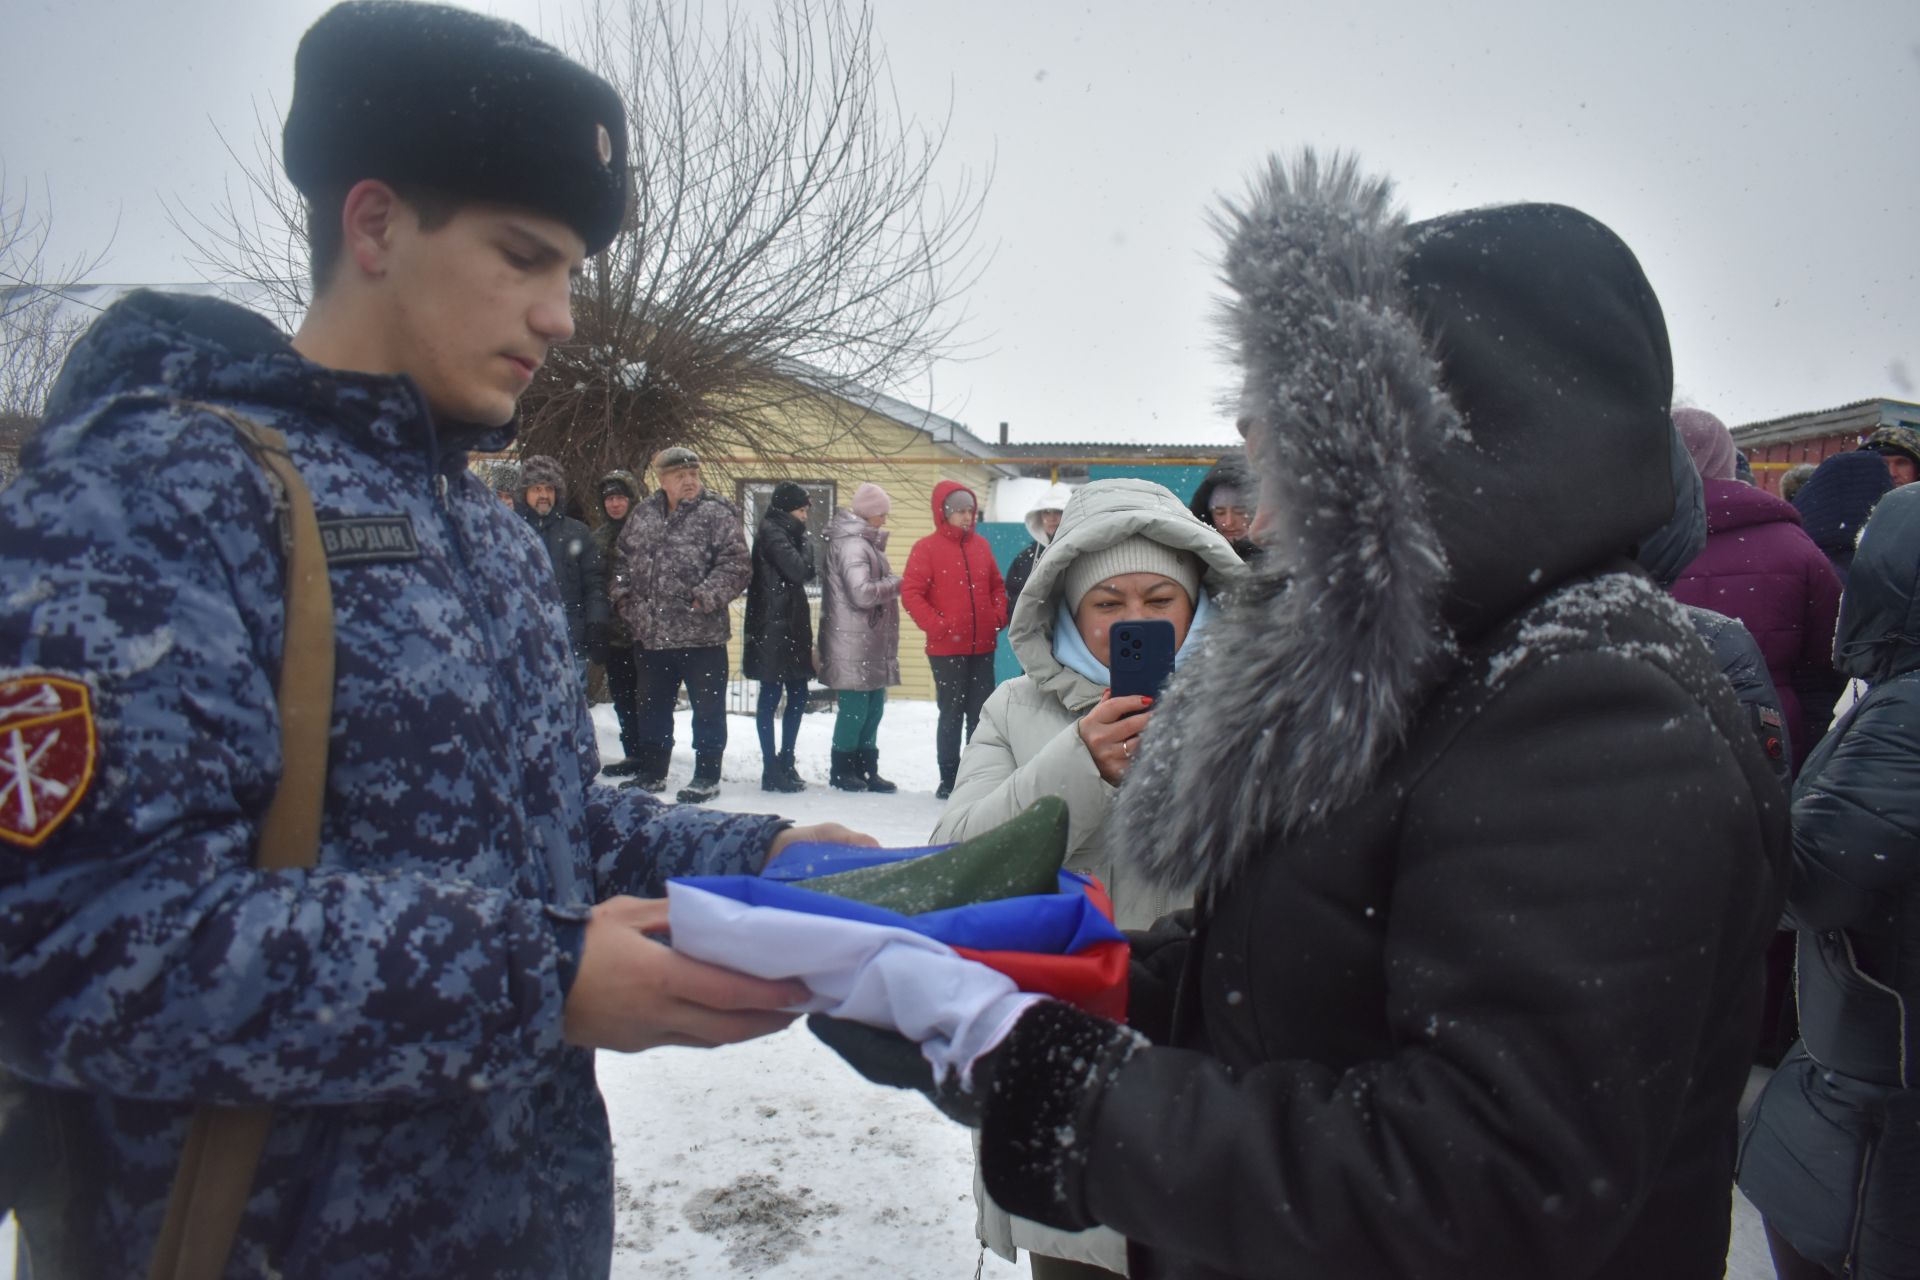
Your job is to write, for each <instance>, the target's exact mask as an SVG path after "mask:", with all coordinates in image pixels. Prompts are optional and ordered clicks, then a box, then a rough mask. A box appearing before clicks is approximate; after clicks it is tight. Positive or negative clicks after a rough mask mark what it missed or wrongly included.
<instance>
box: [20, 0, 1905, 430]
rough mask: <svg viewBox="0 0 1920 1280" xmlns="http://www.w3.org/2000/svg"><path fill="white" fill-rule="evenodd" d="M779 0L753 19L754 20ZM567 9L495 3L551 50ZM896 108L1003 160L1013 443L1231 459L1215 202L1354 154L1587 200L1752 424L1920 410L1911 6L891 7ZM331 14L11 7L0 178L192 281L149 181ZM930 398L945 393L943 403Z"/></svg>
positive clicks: (185, 157)
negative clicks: (31, 188) (1131, 443)
mask: <svg viewBox="0 0 1920 1280" xmlns="http://www.w3.org/2000/svg"><path fill="white" fill-rule="evenodd" d="M765 2H766V0H749V2H748V4H747V6H746V7H747V9H748V11H749V12H752V11H755V10H757V9H759V8H761V7H763V6H764V3H765ZM569 3H570V0H480V3H476V4H475V5H474V7H477V8H482V9H486V10H488V11H491V12H494V13H498V14H500V15H502V16H505V17H511V18H514V19H515V20H517V21H520V22H522V23H524V24H525V25H527V26H529V27H531V28H533V29H534V30H536V31H541V32H544V33H545V34H547V35H549V36H552V35H555V34H556V33H557V32H558V30H559V27H560V23H561V20H562V17H563V15H565V14H566V13H567V12H569ZM874 3H875V9H876V14H877V23H878V27H879V31H880V35H881V38H882V40H883V41H884V43H885V44H886V46H887V49H888V52H889V56H890V60H891V63H892V70H893V75H894V78H895V81H896V83H897V85H898V87H899V89H900V93H901V98H902V101H903V105H904V106H905V108H906V109H907V110H908V111H911V112H915V113H918V114H920V115H922V116H930V117H938V116H940V115H942V114H944V112H945V110H946V106H947V102H948V100H949V96H951V100H952V104H953V125H952V133H951V137H950V141H949V150H948V157H949V159H950V161H951V163H952V164H953V166H954V170H955V172H956V174H957V171H958V168H959V167H960V166H962V165H970V166H972V167H974V168H976V169H978V168H982V167H984V166H985V165H986V164H987V163H988V162H990V161H992V162H994V163H995V164H996V165H997V173H996V177H995V182H994V186H993V190H992V194H991V196H990V199H989V202H988V206H987V211H986V216H985V222H984V225H983V228H982V235H983V238H984V239H985V241H986V242H987V243H989V244H992V245H995V246H997V253H996V256H995V258H994V260H993V262H992V264H991V266H990V268H989V269H988V271H987V273H986V275H985V277H984V278H983V279H982V280H981V281H980V283H979V285H978V286H977V287H976V288H975V289H974V290H973V292H972V293H971V294H970V295H969V296H968V298H967V299H966V308H967V311H968V312H969V314H970V315H971V317H972V320H971V326H970V330H969V332H970V333H971V335H972V336H973V338H974V339H975V344H974V352H975V353H974V355H973V357H972V358H971V359H969V360H967V361H965V362H957V363H950V364H947V365H945V366H943V367H942V368H941V369H940V370H939V372H938V376H937V380H936V382H935V384H934V386H933V388H932V391H931V401H932V407H933V408H935V409H937V410H939V411H941V412H944V413H947V414H950V415H952V416H954V417H957V418H959V419H960V420H961V421H963V422H965V423H967V424H968V425H969V426H970V427H972V428H973V429H974V430H976V431H978V432H980V433H981V434H986V435H990V434H991V433H992V432H993V431H994V429H995V427H996V425H997V424H998V423H999V422H1001V421H1007V422H1010V423H1011V424H1012V430H1013V438H1014V440H1016V441H1023V440H1024V441H1035V440H1048V439H1053V440H1066V439H1073V440H1164V441H1169V442H1178V441H1183V440H1184V441H1219V440H1223V439H1226V438H1228V437H1229V436H1230V434H1231V428H1230V427H1229V425H1228V424H1227V422H1226V420H1225V419H1224V418H1223V417H1222V416H1221V415H1220V414H1219V412H1218V411H1217V409H1216V402H1217V400H1218V399H1219V396H1220V393H1221V392H1222V391H1223V390H1224V389H1225V386H1226V384H1227V383H1228V382H1229V380H1230V379H1229V377H1228V375H1227V373H1226V370H1225V368H1224V366H1223V364H1222V363H1221V362H1220V360H1219V359H1218V357H1217V355H1216V354H1215V351H1214V347H1213V341H1212V331H1211V328H1210V325H1209V321H1208V316H1209V313H1210V306H1211V298H1212V295H1213V292H1214V283H1213V269H1212V265H1211V259H1212V258H1213V256H1214V253H1215V246H1214V244H1213V241H1212V238H1211V236H1210V234H1209V233H1208V232H1207V230H1206V228H1205V223H1204V214H1205V211H1206V209H1207V208H1208V207H1209V205H1210V204H1211V203H1212V202H1213V201H1214V200H1215V199H1216V198H1217V196H1218V195H1219V194H1221V193H1224V192H1237V191H1239V190H1240V189H1241V187H1242V185H1243V183H1244V181H1245V179H1246V176H1247V175H1248V174H1249V173H1251V171H1252V170H1253V168H1254V166H1255V165H1256V164H1257V163H1259V161H1260V159H1261V157H1262V156H1263V155H1264V154H1265V153H1266V152H1268V151H1269V150H1272V149H1275V148H1289V149H1290V148H1293V147H1296V146H1299V145H1301V144H1304V143H1312V144H1315V145H1319V146H1323V147H1347V148H1352V149H1354V150H1357V151H1358V152H1359V153H1360V155H1361V156H1362V158H1363V159H1364V160H1365V161H1366V162H1367V163H1368V165H1369V166H1371V167H1373V168H1375V169H1377V170H1380V171H1384V172H1386V173H1389V174H1391V175H1393V176H1394V177H1395V178H1396V179H1397V180H1398V182H1399V184H1400V190H1401V194H1402V197H1403V199H1404V201H1405V202H1406V204H1407V205H1408V207H1409V208H1410V210H1411V211H1412V213H1413V214H1414V215H1415V216H1427V215H1431V214H1436V213H1441V212H1444V211H1446V210H1449V209H1453V208H1459V207H1462V206H1467V205H1475V204H1485V203H1491V202H1497V201H1506V200H1516V199H1535V200H1556V201H1560V202H1563V203H1567V204H1572V205H1577V206H1579V207H1581V208H1583V209H1585V210H1587V211H1588V212H1590V213H1592V214H1594V215H1595V216H1597V217H1599V218H1601V219H1602V220H1604V221H1606V222H1607V223H1609V224H1610V225H1611V226H1613V227H1614V229H1615V230H1616V231H1618V232H1619V233H1620V234H1621V236H1622V237H1623V238H1624V239H1625V240H1626V241H1627V243H1628V244H1629V245H1631V246H1632V247H1633V248H1634V250H1635V251H1636V252H1637V253H1638V254H1639V256H1640V260H1641V262H1642V264H1643V265H1644V266H1645V268H1646V271H1647V274H1648V276H1649V277H1650V278H1651V279H1652V281H1653V284H1654V288H1655V289H1656V290H1657V291H1658V293H1659V295H1660V298H1661V300H1662V302H1663V304H1664V306H1665V308H1666V314H1667V323H1668V326H1669V329H1670V331H1671V335H1672V340H1673V349H1674V363H1675V369H1676V376H1677V383H1678V393H1679V395H1680V396H1681V397H1683V398H1684V399H1686V400H1687V401H1689V402H1691V403H1695V404H1699V405H1701V406H1703V407H1706V408H1709V409H1712V410H1714V411H1716V412H1718V413H1719V414H1720V415H1721V416H1722V417H1724V418H1726V419H1727V421H1728V422H1730V423H1736V424H1737V423H1740V422H1745V421H1753V420H1756V419H1761V418H1769V417H1776V416H1779V415H1782V414H1787V413H1793V412H1797V411H1800V410H1806V409H1817V408H1824V407H1829V406H1832V405H1835V404H1840V403H1844V402H1846V401H1849V400H1858V399H1866V398H1870V397H1878V396H1889V397H1893V398H1898V399H1907V400H1920V237H1917V235H1916V215H1920V160H1917V157H1920V130H1917V129H1916V125H1920V3H1916V0H1877V2H1876V0H1825V2H1823V3H1804V4H1792V3H1739V4H1736V3H1721V2H1712V3H1709V2H1696V0H1685V2H1684V3H1678V4H1676V3H1671V2H1670V0H1669V2H1667V3H1651V2H1643V0H1617V2H1616V3H1614V4H1612V5H1607V6H1600V5H1577V6H1576V5H1569V4H1557V3H1541V2H1540V0H1512V2H1506V0H1502V2H1498V3H1495V2H1492V0H1488V2H1485V3H1475V2H1473V0H1464V2H1462V3H1456V4H1452V5H1444V6H1443V5H1435V4H1432V3H1426V2H1422V3H1375V4H1364V3H1357V4H1352V5H1346V6H1333V5H1327V4H1323V3H1275V2H1274V0H1222V2H1220V3H1192V2H1187V0H1183V2H1182V3H1179V4H1172V3H1167V2H1166V0H1158V2H1157V3H1134V2H1131V0H1128V2H1124V3H1122V2H1114V0H1105V2H1103V3H1099V4H1088V3H1081V4H1064V3H1049V2H1048V0H974V3H971V4H964V5H962V4H953V3H938V4H935V3H922V2H920V0H874ZM325 8H326V4H325V3H323V2H322V0H270V2H269V0H9V3H8V5H7V19H6V24H5V29H6V33H7V45H8V52H7V56H6V59H5V67H4V72H0V161H4V163H5V166H6V169H7V173H8V176H9V179H10V181H11V183H12V184H13V185H14V186H15V187H16V188H17V187H18V185H19V183H20V182H21V181H23V180H31V181H32V182H33V183H34V184H35V185H36V187H37V186H39V185H40V184H43V183H44V186H45V188H46V189H47V190H48V191H50V192H51V195H52V199H53V203H54V207H55V216H56V221H57V240H56V244H55V249H56V252H58V253H60V254H61V255H62V256H70V255H72V254H74V253H79V252H81V251H83V250H85V249H86V248H88V247H89V246H91V245H94V244H97V243H100V242H102V241H104V239H105V238H106V236H107V235H109V234H110V233H111V232H112V231H113V228H114V226H115V223H116V221H117V223H118V233H117V235H116V236H115V238H114V240H113V245H112V250H111V255H110V257H109V259H108V261H107V262H106V263H105V264H104V266H103V267H102V269H101V270H100V271H99V272H98V273H97V278H99V279H104V280H138V281H169V280H181V279H193V278H195V276H194V273H193V271H192V269H191V268H190V267H189V266H188V265H187V264H186V263H185V261H184V260H183V259H182V258H181V256H180V251H181V249H182V245H181V244H180V242H179V239H178V237H177V236H176V234H175V233H174V232H173V231H172V229H171V228H170V227H169V225H168V223H167V220H166V217H165V215H164V212H163V210H162V207H161V203H160V201H161V197H163V196H167V197H172V198H176V199H178V200H179V201H181V202H183V203H185V204H187V205H194V204H196V203H199V204H203V205H204V204H210V203H211V202H213V201H215V200H216V199H217V198H218V197H219V194H220V190H221V186H222V183H223V182H224V181H225V180H226V179H227V178H228V176H229V169H230V165H229V162H228V161H227V159H226V157H225V155H224V154H223V152H222V151H221V149H220V146H219V143H218V140H217V139H216V137H215V134H214V125H215V124H216V123H218V124H219V125H220V126H222V127H223V128H224V129H225V130H226V131H227V132H228V134H229V136H235V137H244V136H245V135H246V134H247V131H248V130H249V129H250V127H251V122H252V116H253V110H254V106H255V104H256V102H257V103H259V104H261V105H262V106H263V107H266V108H267V109H269V110H271V106H272V104H274V103H279V104H284V103H285V102H286V101H287V100H288V98H289V95H290V91H291V80H292V65H293V50H294V46H295V44H296V42H297V41H298V39H299V35H300V33H301V31H302V30H304V29H305V27H306V26H307V25H308V24H309V23H310V22H311V21H312V20H313V18H314V17H316V16H317V15H318V14H319V13H320V12H322V11H323V10H324V9H325ZM919 398H926V397H925V396H922V397H919Z"/></svg>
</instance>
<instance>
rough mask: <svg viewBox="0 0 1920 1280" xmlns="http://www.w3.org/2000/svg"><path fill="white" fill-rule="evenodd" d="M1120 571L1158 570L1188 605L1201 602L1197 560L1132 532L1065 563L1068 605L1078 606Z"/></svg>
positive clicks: (1198, 562) (1075, 607) (1119, 573)
mask: <svg viewBox="0 0 1920 1280" xmlns="http://www.w3.org/2000/svg"><path fill="white" fill-rule="evenodd" d="M1123 573H1157V574H1159V575H1161V576H1162V577H1166V578H1172V579H1173V580H1174V581H1175V582H1177V583H1179V584H1180V585H1181V586H1182V587H1184V588H1185V589H1186V592H1187V601H1188V603H1190V604H1198V603H1199V602H1200V561H1199V560H1198V559H1197V558H1196V557H1195V556H1194V555H1193V553H1191V552H1188V551H1176V550H1175V549H1174V548H1172V547H1168V546H1163V545H1161V544H1160V543H1158V542H1155V541H1154V540H1153V539H1152V538H1149V537H1146V536H1144V535H1142V534H1138V533H1136V534H1134V535H1133V536H1132V537H1131V538H1127V539H1126V540H1124V541H1121V542H1116V543H1114V544H1113V545H1112V546H1110V547H1103V548H1101V549H1100V550H1099V551H1089V552H1086V553H1085V554H1084V555H1080V556H1076V557H1075V558H1074V561H1073V563H1072V564H1070V565H1068V566H1067V572H1066V577H1065V581H1064V586H1065V587H1066V592H1067V608H1069V609H1078V608H1079V607H1080V601H1081V599H1082V598H1083V597H1084V596H1085V595H1086V594H1087V592H1089V591H1091V590H1093V589H1094V588H1095V587H1097V586H1099V585H1100V584H1101V583H1102V582H1105V581H1106V580H1107V579H1108V578H1114V577H1118V576H1119V575H1121V574H1123Z"/></svg>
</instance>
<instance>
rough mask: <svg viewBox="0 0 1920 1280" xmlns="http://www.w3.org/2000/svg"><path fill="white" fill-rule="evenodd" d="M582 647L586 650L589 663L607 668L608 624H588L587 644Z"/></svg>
mask: <svg viewBox="0 0 1920 1280" xmlns="http://www.w3.org/2000/svg"><path fill="white" fill-rule="evenodd" d="M582 647H583V648H585V649H586V652H587V661H588V662H597V663H599V664H600V665H601V666H603V667H604V666H606V665H607V624H606V623H604V622H589V623H588V624H587V642H586V644H585V645H584V646H582Z"/></svg>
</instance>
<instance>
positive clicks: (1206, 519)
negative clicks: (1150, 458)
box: [1187, 453, 1260, 560]
mask: <svg viewBox="0 0 1920 1280" xmlns="http://www.w3.org/2000/svg"><path fill="white" fill-rule="evenodd" d="M1259 502H1260V490H1259V487H1258V486H1257V484H1256V483H1255V481H1254V479H1253V473H1252V472H1250V471H1248V470H1247V460H1246V459H1245V458H1244V457H1241V456H1240V455H1239V454H1237V453H1236V454H1228V455H1227V456H1226V457H1224V458H1222V459H1220V461H1218V462H1216V463H1214V464H1213V469H1212V470H1211V471H1209V472H1207V474H1206V476H1205V477H1204V478H1203V479H1202V480H1201V481H1200V487H1199V488H1197V489H1195V490H1194V491H1193V501H1192V502H1191V503H1189V504H1188V506H1187V509H1188V510H1189V511H1191V512H1193V514H1194V515H1196V516H1199V517H1200V522H1201V523H1202V524H1208V525H1212V526H1213V527H1214V528H1215V529H1218V530H1219V531H1220V536H1221V537H1223V538H1225V539H1226V540H1227V541H1228V542H1229V543H1231V544H1232V545H1233V549H1234V551H1235V552H1237V553H1238V554H1239V556H1240V558H1241V559H1242V560H1251V559H1253V558H1254V557H1255V556H1257V555H1259V554H1260V547H1259V545H1258V544H1257V543H1255V542H1254V540H1253V521H1254V518H1255V516H1256V515H1257V514H1258V511H1259Z"/></svg>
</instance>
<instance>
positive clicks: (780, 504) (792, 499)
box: [767, 480, 813, 511]
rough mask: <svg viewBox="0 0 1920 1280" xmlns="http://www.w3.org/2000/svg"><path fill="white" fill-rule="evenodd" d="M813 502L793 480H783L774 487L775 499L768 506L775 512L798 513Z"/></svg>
mask: <svg viewBox="0 0 1920 1280" xmlns="http://www.w3.org/2000/svg"><path fill="white" fill-rule="evenodd" d="M812 501H813V500H812V499H811V498H809V497H807V491H806V490H805V489H803V488H801V487H800V486H799V485H797V484H795V483H794V482H793V481H791V480H782V481H781V482H780V483H779V484H777V485H775V486H773V499H772V501H770V502H769V503H768V504H767V505H768V506H770V507H772V508H773V509H774V510H775V511H798V510H799V509H800V508H802V507H804V506H807V505H808V504H809V503H811V502H812Z"/></svg>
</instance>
